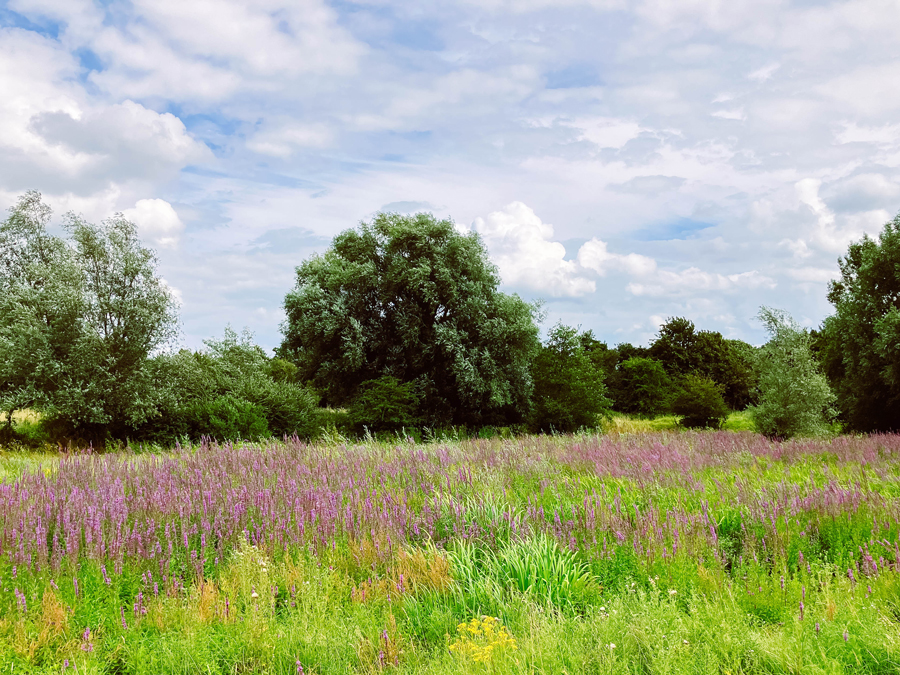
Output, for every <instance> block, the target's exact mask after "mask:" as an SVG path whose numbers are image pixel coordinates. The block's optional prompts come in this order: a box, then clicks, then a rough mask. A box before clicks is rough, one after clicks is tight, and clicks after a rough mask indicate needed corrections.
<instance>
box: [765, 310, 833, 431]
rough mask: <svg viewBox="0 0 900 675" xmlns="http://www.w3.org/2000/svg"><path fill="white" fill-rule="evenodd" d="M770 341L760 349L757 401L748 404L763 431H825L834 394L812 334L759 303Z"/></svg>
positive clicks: (830, 416) (829, 420) (783, 314)
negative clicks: (814, 351)
mask: <svg viewBox="0 0 900 675" xmlns="http://www.w3.org/2000/svg"><path fill="white" fill-rule="evenodd" d="M757 318H758V319H759V320H760V321H761V322H762V323H763V325H764V326H765V327H766V330H767V331H768V333H769V341H768V342H767V343H766V344H765V345H763V346H762V347H761V348H760V349H759V351H758V353H757V372H758V373H759V384H758V388H759V404H758V405H756V406H755V407H753V408H750V411H751V414H752V415H753V419H754V421H755V423H756V428H757V429H758V430H759V431H760V433H763V434H766V435H767V436H772V437H778V438H789V437H791V436H814V435H818V434H822V433H825V432H826V431H827V430H828V424H829V422H831V420H832V419H833V418H834V414H835V413H834V409H833V407H832V406H833V405H834V400H835V397H834V393H833V392H832V391H831V387H830V386H829V385H828V380H827V379H826V378H825V376H824V375H823V374H822V372H821V371H820V369H819V364H818V362H817V361H816V359H815V357H814V356H813V354H812V351H811V349H810V335H809V333H807V332H806V331H804V330H803V329H802V328H800V326H799V325H798V324H797V322H796V321H794V320H793V319H792V318H791V317H790V315H788V314H787V313H786V312H783V311H781V310H777V309H772V308H770V307H761V308H760V310H759V315H758V316H757Z"/></svg>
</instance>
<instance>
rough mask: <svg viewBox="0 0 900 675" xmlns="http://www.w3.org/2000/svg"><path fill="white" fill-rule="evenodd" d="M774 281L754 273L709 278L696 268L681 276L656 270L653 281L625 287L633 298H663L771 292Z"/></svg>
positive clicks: (705, 273)
mask: <svg viewBox="0 0 900 675" xmlns="http://www.w3.org/2000/svg"><path fill="white" fill-rule="evenodd" d="M775 286H776V282H775V280H774V279H772V278H770V277H767V276H765V275H763V274H760V273H759V272H757V271H756V270H752V271H750V272H741V273H738V274H712V273H709V272H704V271H703V270H700V269H698V268H696V267H689V268H688V269H686V270H683V271H681V272H671V271H668V270H660V271H659V272H658V273H657V274H656V276H655V278H654V279H652V280H650V281H648V282H645V283H639V282H632V283H630V284H628V291H629V292H630V293H632V294H634V295H649V296H666V295H690V294H706V293H710V292H714V291H736V290H755V289H758V288H769V289H772V288H775Z"/></svg>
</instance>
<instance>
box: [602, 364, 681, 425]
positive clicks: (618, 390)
mask: <svg viewBox="0 0 900 675" xmlns="http://www.w3.org/2000/svg"><path fill="white" fill-rule="evenodd" d="M614 379H615V385H614V386H612V387H611V390H612V392H611V393H612V396H613V400H614V401H615V408H616V410H620V411H622V412H626V413H636V414H638V415H658V414H660V413H662V412H663V411H665V410H666V409H667V407H668V404H669V401H670V399H671V396H672V390H673V385H672V380H671V378H670V377H669V375H668V373H666V370H665V368H663V366H662V364H661V363H660V362H659V361H656V360H654V359H647V358H641V357H635V358H631V359H628V360H627V361H623V362H622V363H620V364H619V367H618V370H617V372H616V374H615V378H614Z"/></svg>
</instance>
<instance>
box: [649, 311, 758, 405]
mask: <svg viewBox="0 0 900 675" xmlns="http://www.w3.org/2000/svg"><path fill="white" fill-rule="evenodd" d="M746 347H749V345H746V343H740V342H739V341H737V340H726V339H725V338H724V337H722V334H721V333H719V332H717V331H705V330H702V331H698V330H696V328H695V326H694V323H693V322H692V321H690V320H688V319H685V318H683V317H675V318H671V319H669V320H668V321H666V323H664V324H663V325H662V326H661V327H660V329H659V335H658V337H657V338H656V340H655V341H654V342H653V344H651V345H650V349H649V353H648V355H649V356H650V357H651V358H654V359H657V360H658V361H660V362H661V363H662V364H663V366H664V367H665V369H666V372H668V373H669V375H670V376H671V377H673V378H675V379H679V378H681V377H683V376H685V375H687V374H695V375H700V376H702V377H706V378H709V379H711V380H713V381H714V382H717V383H718V384H720V385H722V391H723V396H724V399H725V402H726V403H727V404H728V405H729V406H730V407H731V408H733V409H735V410H740V409H743V408H745V407H746V406H747V405H748V404H749V403H750V400H751V392H752V388H753V382H754V375H753V368H752V362H751V361H750V360H749V359H748V358H747V356H746V355H747V349H746ZM751 349H752V348H751Z"/></svg>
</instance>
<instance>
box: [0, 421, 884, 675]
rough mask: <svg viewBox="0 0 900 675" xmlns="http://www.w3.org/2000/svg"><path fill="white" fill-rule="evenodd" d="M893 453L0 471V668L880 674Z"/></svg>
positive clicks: (817, 449)
mask: <svg viewBox="0 0 900 675" xmlns="http://www.w3.org/2000/svg"><path fill="white" fill-rule="evenodd" d="M898 459H900V436H897V435H872V436H867V437H862V436H860V437H853V436H839V437H835V438H831V439H824V440H822V439H820V440H792V441H787V442H778V441H771V440H768V439H766V438H765V437H763V436H761V435H758V434H754V433H751V432H744V431H742V432H728V431H719V432H710V431H707V432H684V431H682V432H651V433H632V434H620V433H617V432H611V433H609V434H605V435H603V434H599V435H598V434H594V435H575V436H571V435H569V436H524V437H520V438H509V439H503V438H493V439H483V440H454V441H437V442H431V443H427V444H424V443H418V442H415V441H413V440H412V439H403V438H401V437H397V439H396V440H395V441H394V442H392V443H389V442H384V441H375V440H370V441H367V442H359V443H355V444H344V443H339V442H338V443H336V442H331V443H317V444H306V443H304V442H301V441H300V440H297V439H293V440H291V439H288V440H284V441H279V442H275V441H272V442H268V443H263V444H224V445H218V444H215V443H202V444H199V445H192V446H184V447H182V446H179V447H176V448H175V449H174V450H172V451H170V452H165V453H150V452H145V453H137V452H129V451H126V452H119V453H106V454H92V453H78V454H68V455H62V456H60V457H59V458H58V460H56V459H54V460H47V459H46V458H41V457H38V456H35V457H33V458H32V459H23V458H22V456H21V455H19V456H16V455H12V454H9V455H0V672H2V673H7V672H8V673H68V672H72V673H75V672H78V673H192V674H193V673H282V674H284V675H293V674H295V673H303V674H305V675H308V674H312V673H316V674H323V675H324V674H325V673H348V672H349V673H380V672H397V673H548V674H549V673H570V674H574V673H682V672H684V673H688V672H690V673H717V674H737V673H896V672H898V671H900V499H898V497H900V489H898V477H900V469H898Z"/></svg>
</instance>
